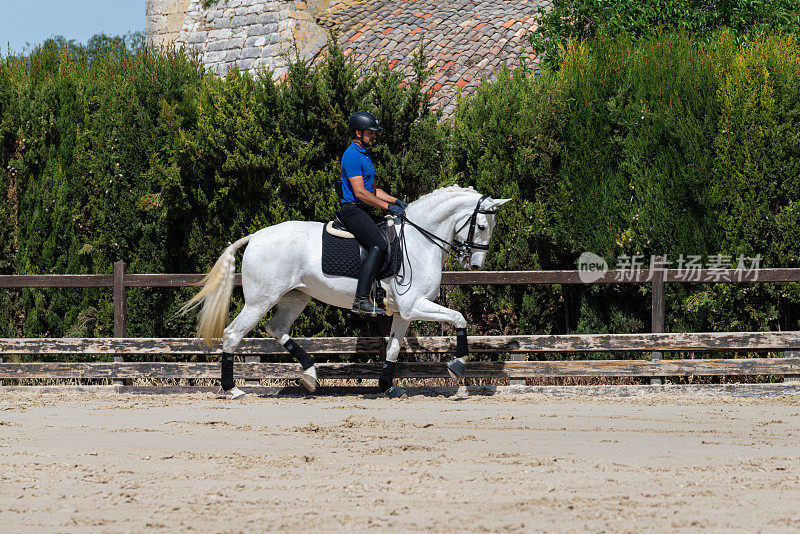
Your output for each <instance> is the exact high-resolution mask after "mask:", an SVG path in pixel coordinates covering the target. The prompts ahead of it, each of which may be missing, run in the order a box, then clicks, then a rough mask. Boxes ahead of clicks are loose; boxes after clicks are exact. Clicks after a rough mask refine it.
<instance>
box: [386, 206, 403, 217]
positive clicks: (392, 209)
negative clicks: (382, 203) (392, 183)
mask: <svg viewBox="0 0 800 534" xmlns="http://www.w3.org/2000/svg"><path fill="white" fill-rule="evenodd" d="M389 213H391V214H392V215H394V216H395V217H402V216H403V215H405V214H406V210H405V209H404V208H403V207H401V206H398V205H397V204H389Z"/></svg>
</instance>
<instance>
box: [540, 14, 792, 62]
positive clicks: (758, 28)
mask: <svg viewBox="0 0 800 534" xmlns="http://www.w3.org/2000/svg"><path fill="white" fill-rule="evenodd" d="M539 11H540V14H541V16H542V18H541V21H540V23H539V26H538V28H537V31H536V32H534V33H533V34H531V36H530V41H531V44H532V45H533V48H534V49H535V50H536V51H538V52H539V53H543V54H544V63H545V64H547V65H550V66H554V65H557V64H558V57H559V54H560V51H561V50H562V49H563V47H564V46H565V45H566V43H567V41H568V40H569V39H593V38H595V37H600V36H610V37H617V36H628V37H630V38H631V39H633V40H638V39H641V38H642V37H646V36H649V35H652V34H653V33H655V32H659V31H663V30H669V31H682V32H685V33H687V34H689V35H692V36H693V38H694V39H696V40H697V41H698V42H701V43H705V44H709V43H712V42H713V41H714V40H715V39H716V34H717V33H718V32H720V31H725V32H728V33H729V34H730V35H732V36H733V38H734V40H735V41H736V43H737V44H742V43H744V42H745V41H746V40H747V39H752V38H754V37H757V36H760V35H764V34H767V33H775V32H779V31H783V32H788V33H793V34H795V35H796V36H797V35H800V5H798V2H797V0H613V1H608V0H554V1H553V5H552V8H551V9H549V10H547V11H546V12H545V11H544V10H543V9H541V8H540V10H539Z"/></svg>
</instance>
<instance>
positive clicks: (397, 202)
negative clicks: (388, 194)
mask: <svg viewBox="0 0 800 534" xmlns="http://www.w3.org/2000/svg"><path fill="white" fill-rule="evenodd" d="M394 203H395V205H396V206H400V207H401V208H403V209H406V208H407V207H408V202H406V201H405V200H400V199H399V198H398V199H397V200H395V201H394Z"/></svg>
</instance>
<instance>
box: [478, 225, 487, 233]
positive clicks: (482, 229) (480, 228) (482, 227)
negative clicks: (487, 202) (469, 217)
mask: <svg viewBox="0 0 800 534" xmlns="http://www.w3.org/2000/svg"><path fill="white" fill-rule="evenodd" d="M478 230H480V231H481V232H483V231H484V230H486V226H484V225H482V224H479V225H478Z"/></svg>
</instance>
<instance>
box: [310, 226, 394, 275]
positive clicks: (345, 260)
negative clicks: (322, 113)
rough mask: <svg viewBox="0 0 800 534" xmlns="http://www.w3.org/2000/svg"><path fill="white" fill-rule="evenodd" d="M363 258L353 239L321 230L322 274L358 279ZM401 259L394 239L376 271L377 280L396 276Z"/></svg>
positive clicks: (360, 247) (363, 253)
mask: <svg viewBox="0 0 800 534" xmlns="http://www.w3.org/2000/svg"><path fill="white" fill-rule="evenodd" d="M364 256H366V251H365V250H364V247H362V246H361V245H359V244H358V241H356V240H355V239H347V238H344V237H337V236H335V235H331V234H329V233H328V232H327V230H325V228H323V229H322V273H323V274H325V275H327V276H347V277H348V278H358V275H359V274H360V273H361V262H362V260H363V258H364ZM401 257H402V256H401V247H400V240H399V239H396V238H395V239H393V240H391V242H390V243H389V252H388V253H387V254H386V258H385V259H384V260H383V264H382V265H381V268H380V270H379V271H378V279H379V280H383V279H384V278H389V277H390V276H394V275H395V274H397V271H399V270H400V264H401V263H402V262H401V260H400V258H401Z"/></svg>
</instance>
